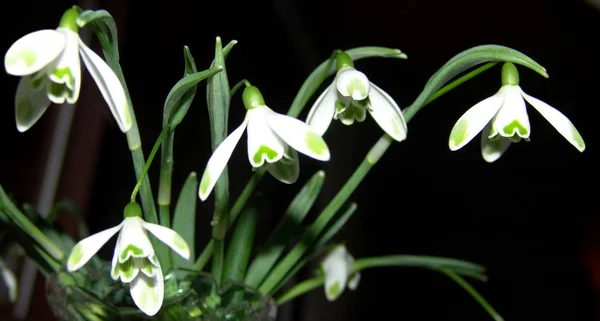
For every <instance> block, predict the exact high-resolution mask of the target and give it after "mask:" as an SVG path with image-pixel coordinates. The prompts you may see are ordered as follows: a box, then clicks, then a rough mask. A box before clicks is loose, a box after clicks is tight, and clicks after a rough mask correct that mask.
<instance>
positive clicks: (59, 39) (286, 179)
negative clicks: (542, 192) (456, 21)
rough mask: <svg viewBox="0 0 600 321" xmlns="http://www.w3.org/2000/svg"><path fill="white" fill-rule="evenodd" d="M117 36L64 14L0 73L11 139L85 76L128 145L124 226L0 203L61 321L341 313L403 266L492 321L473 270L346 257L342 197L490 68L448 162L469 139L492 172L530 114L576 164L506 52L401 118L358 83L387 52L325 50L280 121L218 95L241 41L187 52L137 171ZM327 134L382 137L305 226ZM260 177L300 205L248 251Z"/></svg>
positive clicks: (241, 92) (235, 97)
mask: <svg viewBox="0 0 600 321" xmlns="http://www.w3.org/2000/svg"><path fill="white" fill-rule="evenodd" d="M83 28H91V29H92V31H93V32H94V35H95V37H96V39H97V40H98V41H99V43H100V44H101V47H102V53H101V54H99V53H96V52H94V51H93V50H92V49H90V48H89V47H88V45H86V44H85V43H84V42H83V41H82V39H81V38H80V37H79V32H80V30H81V29H83ZM116 30H117V28H116V25H115V21H114V20H113V18H112V16H111V15H110V14H109V13H108V12H107V11H104V10H96V11H91V10H82V9H81V8H79V7H72V8H69V9H68V10H66V11H65V13H64V15H63V16H62V17H61V18H60V20H59V24H58V28H56V29H46V30H40V31H33V32H31V33H30V34H27V35H25V36H23V37H22V38H20V39H18V40H16V41H15V42H14V44H13V45H12V46H11V47H10V48H9V49H8V51H7V52H6V55H5V60H4V66H5V69H6V72H7V73H8V74H10V75H14V76H19V77H21V80H20V82H19V85H18V87H17V89H16V95H15V118H16V127H17V130H18V131H20V132H26V131H27V130H28V129H29V128H31V126H33V125H34V124H35V123H36V122H37V121H38V120H39V119H40V117H42V115H43V114H44V112H45V111H46V109H47V108H48V107H49V106H51V105H54V104H63V103H65V102H66V103H69V104H75V103H76V102H77V100H78V97H79V92H80V88H81V78H82V77H81V75H82V67H81V65H82V62H83V65H84V66H85V69H86V70H87V72H89V74H90V75H91V76H92V78H93V80H94V81H95V83H96V85H97V86H98V89H99V90H100V92H101V94H102V96H103V97H104V100H105V103H106V106H108V108H109V109H110V111H111V113H112V115H113V116H114V119H115V121H116V123H117V124H118V126H119V128H120V130H121V131H122V132H123V134H124V135H125V138H126V140H127V143H128V146H129V149H130V151H131V156H132V161H133V165H134V169H135V173H136V178H137V184H136V185H135V186H132V193H131V196H130V201H129V203H127V204H123V220H122V222H121V223H120V224H118V225H117V226H114V227H111V228H109V229H106V230H104V231H101V232H98V233H96V234H93V235H90V236H87V237H85V238H83V239H79V240H77V239H73V238H72V237H71V236H69V235H67V234H65V233H63V232H61V230H60V229H56V228H55V227H54V225H53V224H52V222H51V221H50V219H49V218H47V217H40V216H39V215H37V213H31V211H28V210H26V209H25V208H24V207H23V206H19V205H18V204H19V202H20V201H19V200H14V199H12V198H11V197H10V196H9V193H7V191H4V190H3V189H2V188H0V221H1V222H2V228H3V231H4V232H5V233H4V234H2V235H0V237H3V238H4V239H3V242H4V241H6V242H7V243H9V242H10V243H13V244H18V245H19V246H20V247H22V248H23V249H24V251H25V253H26V254H27V256H28V257H30V258H31V259H32V260H33V261H34V262H35V263H36V264H37V266H38V267H39V269H40V270H41V271H42V272H43V273H44V275H45V276H46V278H47V280H48V291H49V296H48V300H49V302H50V305H51V307H52V308H53V310H54V312H55V314H56V316H57V317H59V318H60V319H65V320H121V319H157V320H163V319H164V320H225V319H227V320H232V319H235V320H274V319H275V317H276V313H277V306H279V305H282V304H285V303H286V302H288V301H289V300H292V299H294V298H297V297H298V296H300V295H302V294H304V293H307V292H309V291H312V290H314V289H317V288H323V289H324V295H325V296H326V298H327V299H328V300H335V299H337V298H338V297H340V296H341V295H342V293H343V292H344V290H345V289H346V288H349V289H351V290H356V289H357V287H358V285H359V281H360V272H361V271H362V270H365V269H368V268H375V267H386V266H413V267H422V268H426V269H431V270H434V271H438V272H440V273H443V274H445V275H447V276H448V277H449V278H450V279H451V280H453V281H455V282H457V283H458V284H459V285H460V286H461V287H462V288H464V289H465V290H466V291H467V292H468V293H469V294H470V295H472V296H473V298H474V299H475V300H476V301H477V302H478V303H479V304H480V305H481V306H482V307H483V308H484V309H486V310H487V312H488V313H489V314H490V315H491V317H493V318H494V319H496V320H501V317H500V315H499V314H498V313H497V312H496V311H495V310H494V309H493V308H492V307H491V305H490V304H488V303H487V302H486V300H485V299H484V298H483V297H482V296H481V295H479V294H478V292H477V291H476V290H475V289H474V288H473V287H472V286H471V285H470V284H469V283H468V282H467V280H466V278H470V279H474V280H482V281H483V280H486V274H485V273H486V271H485V268H484V267H483V266H480V265H478V264H476V263H472V262H467V261H463V260H460V259H455V258H446V257H433V256H417V255H388V256H380V257H364V258H358V257H357V258H355V257H353V256H352V255H351V254H350V251H349V249H347V248H346V246H345V244H344V242H343V240H340V239H339V238H336V236H337V235H338V232H339V231H340V230H342V228H343V227H344V224H345V223H346V222H347V221H348V220H349V219H350V218H351V217H352V215H353V214H354V213H355V212H356V211H357V204H355V203H352V202H350V201H349V197H350V196H351V195H352V192H353V191H354V190H355V189H356V187H357V186H358V185H359V184H360V183H361V181H362V180H363V178H364V177H365V176H366V175H367V173H368V172H369V170H370V169H371V168H372V167H373V166H375V164H377V162H378V160H379V159H380V158H381V157H382V156H383V154H384V153H385V152H386V151H387V150H388V148H389V147H390V146H391V145H392V144H400V143H402V142H403V141H404V140H406V139H407V132H408V128H409V126H408V123H409V122H410V120H411V119H412V118H413V117H414V116H415V115H416V113H417V112H418V111H419V110H420V109H421V108H423V107H425V106H427V105H428V104H429V103H431V102H432V101H434V100H436V99H438V98H440V97H441V96H443V95H444V94H445V93H447V92H449V91H451V90H453V89H455V88H457V87H459V86H460V85H461V84H462V83H464V82H466V81H468V80H469V79H471V78H473V77H476V76H477V75H479V74H480V73H482V72H484V71H486V70H488V69H491V68H492V67H494V66H496V65H498V68H495V69H492V70H497V71H500V87H499V90H498V92H497V93H496V94H495V95H493V96H491V97H489V98H487V99H485V100H483V101H481V102H479V103H477V104H475V105H474V106H472V107H471V108H469V109H466V111H465V112H464V114H463V115H462V116H460V117H457V121H456V124H455V125H454V127H453V128H452V130H451V132H450V133H449V135H448V137H449V138H448V145H449V148H450V150H453V151H454V150H458V149H460V148H462V147H463V146H465V145H466V144H467V143H469V142H470V141H472V140H473V139H474V138H475V137H476V136H478V134H479V133H481V137H480V139H481V141H480V143H481V155H482V156H483V159H484V160H485V161H487V162H494V161H496V160H498V159H499V158H500V157H501V156H502V155H503V153H505V152H506V151H507V149H508V147H509V146H510V145H511V144H512V143H517V142H520V141H521V140H525V141H529V137H530V131H531V129H530V123H529V119H528V113H527V107H526V105H527V103H528V104H529V105H531V106H532V107H533V108H534V109H535V110H537V111H538V112H539V113H540V114H541V115H542V116H543V118H545V119H546V120H548V122H549V123H550V124H551V125H552V126H553V127H554V128H555V129H556V130H557V131H558V132H559V133H560V134H561V135H562V136H563V137H564V138H565V139H566V140H567V142H569V143H570V144H572V145H573V146H574V147H575V148H576V149H577V150H578V151H580V152H582V151H583V150H584V149H585V144H584V141H583V139H582V137H581V135H580V134H579V133H578V131H577V130H576V129H575V127H574V126H573V124H572V123H571V122H570V121H569V120H568V119H567V118H566V117H565V116H564V115H563V114H562V113H561V112H559V111H558V110H557V109H555V108H553V107H551V106H550V105H548V104H547V103H545V102H544V101H542V100H540V99H538V98H535V97H532V96H530V95H528V94H527V93H526V92H525V91H524V90H523V89H521V87H520V86H519V72H518V69H517V66H518V67H520V68H529V69H531V70H533V71H535V72H536V73H538V74H539V75H541V76H542V77H548V74H547V73H546V69H545V68H543V67H542V66H541V65H539V64H538V63H537V62H536V61H534V60H533V59H531V58H530V57H528V56H526V55H525V54H523V53H521V52H519V51H516V50H514V49H512V48H508V47H504V46H499V45H482V46H476V47H473V48H469V49H467V50H465V51H463V52H460V53H458V54H457V55H455V56H454V57H452V58H451V59H449V60H448V61H447V63H446V64H444V65H443V66H442V67H441V68H439V70H438V71H437V72H436V73H435V74H433V75H432V76H431V77H430V79H429V81H428V82H427V83H426V84H425V86H424V88H423V90H422V92H421V93H420V94H419V95H418V96H417V97H416V99H415V100H414V102H413V103H412V104H411V105H410V106H407V107H404V108H400V106H398V104H397V103H396V102H395V100H394V98H393V97H391V96H390V95H388V94H387V93H386V91H385V89H384V88H380V87H378V86H377V85H376V83H375V82H376V79H370V78H369V77H368V75H366V74H364V73H362V72H361V71H360V67H359V60H361V59H367V58H372V57H383V58H391V59H407V55H406V54H405V53H403V52H402V51H400V50H398V49H394V48H385V47H359V48H352V49H347V50H335V51H334V52H333V53H332V54H331V56H330V57H328V58H326V59H325V60H324V61H323V62H322V63H321V64H320V65H318V66H316V68H315V69H314V71H313V72H312V73H311V74H310V75H309V76H308V77H307V79H306V80H305V82H304V83H303V85H302V87H301V88H300V89H299V90H298V93H297V95H296V97H295V98H294V99H293V102H292V103H291V106H290V107H289V109H288V110H287V111H286V110H283V109H280V108H281V107H279V106H277V107H276V108H273V109H271V108H270V107H269V106H270V105H269V102H268V101H265V99H264V98H263V95H262V93H261V91H260V89H259V88H258V87H257V86H254V85H253V84H252V82H251V81H252V75H248V77H247V78H246V79H236V80H234V81H233V82H230V79H229V78H228V74H227V68H226V59H227V58H228V57H229V56H230V55H231V54H232V53H234V51H232V50H233V49H234V46H235V44H236V43H237V42H236V41H235V40H232V41H230V42H228V43H227V44H225V45H224V44H223V43H222V41H221V39H220V38H219V37H217V39H216V45H215V50H214V59H213V60H212V61H202V62H199V61H195V60H194V58H193V56H192V54H191V52H190V50H189V49H188V48H187V47H186V48H185V49H184V63H185V68H184V76H183V77H182V78H181V79H180V80H179V81H178V82H177V83H175V84H174V86H173V87H172V89H171V91H170V92H169V94H168V96H167V97H166V99H165V103H164V109H163V119H162V125H163V130H162V132H161V133H160V135H159V137H158V138H157V139H156V141H155V142H154V145H153V148H152V150H151V151H150V153H149V154H148V156H147V157H145V156H144V153H143V151H142V149H141V146H142V144H141V138H140V133H139V129H138V124H137V122H136V117H135V112H134V111H135V109H134V106H135V105H134V101H132V99H131V97H130V95H129V92H128V89H127V86H126V81H125V80H126V75H124V73H123V72H122V69H121V67H120V65H119V47H118V42H117V32H116ZM232 57H233V56H232ZM234 59H235V58H234ZM198 66H208V68H207V69H204V70H202V69H203V68H199V67H198ZM198 69H201V70H200V71H198ZM231 84H233V86H232V85H231ZM196 96H201V99H194V98H195V97H196ZM203 100H205V101H206V104H205V105H206V106H207V107H208V114H209V116H210V117H209V119H210V124H209V125H210V133H211V136H210V140H211V146H212V152H213V153H212V156H211V157H210V158H209V159H208V160H207V161H206V164H205V166H204V167H203V168H200V169H199V171H200V172H201V176H200V177H198V176H197V175H196V173H195V172H194V170H197V169H187V170H188V171H189V172H190V174H189V176H188V178H187V180H186V181H185V183H184V184H183V186H182V188H181V189H180V190H179V191H177V194H175V191H174V190H173V189H172V173H173V161H174V139H175V138H174V137H175V136H174V134H175V131H176V129H177V127H178V126H179V125H181V126H185V124H184V123H182V122H183V120H184V119H185V117H186V114H187V112H188V110H189V109H190V108H203V105H204V104H203V103H201V102H200V101H203ZM232 102H233V105H234V106H237V105H243V106H244V107H245V109H246V114H245V117H244V119H243V121H242V123H241V124H234V126H233V127H232V129H229V123H228V114H229V108H230V104H232ZM240 102H241V104H240ZM306 106H308V107H309V108H310V109H309V112H308V116H307V118H306V119H299V118H298V116H299V115H300V114H301V112H302V111H303V110H304V108H305V107H306ZM272 107H275V106H272ZM335 121H339V122H341V123H342V124H344V125H352V124H354V123H356V122H363V121H366V122H376V123H377V125H379V127H380V128H381V134H382V136H381V138H380V139H379V140H378V141H377V142H376V143H375V144H374V145H373V147H372V148H371V149H370V150H369V151H366V154H365V156H364V160H363V161H362V163H361V164H360V165H359V166H358V167H357V168H356V170H355V172H354V173H353V174H352V175H351V176H350V177H349V178H348V180H347V182H346V183H345V184H344V185H343V187H342V188H340V189H339V191H337V193H336V195H335V196H334V197H333V199H331V200H330V201H329V203H328V205H327V206H325V208H324V209H323V210H322V211H321V212H320V213H319V215H318V216H317V218H316V219H315V220H314V221H312V222H308V223H307V222H304V221H305V218H306V217H307V214H308V213H309V211H310V210H311V207H312V206H313V204H314V203H315V201H316V200H317V198H318V197H319V192H320V190H321V187H322V185H323V182H324V179H325V173H324V172H323V171H317V172H316V173H309V174H310V175H309V177H306V179H305V178H304V177H301V176H300V167H299V157H310V158H313V159H315V160H317V161H322V162H327V161H330V158H331V159H332V161H335V155H331V153H330V150H329V147H328V145H327V142H326V140H324V139H323V135H324V134H325V133H326V131H327V130H328V127H329V126H330V124H331V123H332V122H335ZM243 136H245V137H246V139H247V144H246V150H247V154H248V160H249V162H250V165H251V166H250V168H251V169H252V170H253V175H252V178H251V179H250V181H249V182H248V183H247V185H246V186H245V188H244V189H243V190H242V191H241V193H240V194H239V195H235V198H233V197H230V196H233V195H230V193H229V185H228V182H229V180H237V178H236V177H232V176H229V175H228V171H227V164H228V162H229V160H230V158H231V156H232V154H233V153H234V151H235V150H236V149H242V148H243V147H241V146H238V145H240V144H238V143H239V142H240V140H241V139H242V137H243ZM207 139H208V137H207ZM159 151H160V157H158V158H156V157H155V156H156V154H157V153H158V152H159ZM358 152H360V151H358ZM119 161H121V160H119ZM123 161H130V160H123ZM157 163H158V164H157ZM152 164H154V166H160V175H159V177H153V178H152V179H153V180H158V191H156V193H155V191H152V189H151V185H150V182H149V180H150V178H149V177H148V176H147V173H148V169H149V167H150V166H151V165H152ZM267 173H269V175H270V176H272V177H274V178H275V179H277V180H278V181H280V182H281V183H283V184H298V188H297V190H298V192H297V195H296V196H295V197H294V198H293V199H291V200H289V206H288V208H287V209H286V211H285V212H284V213H281V215H280V220H279V223H278V224H277V225H276V226H275V227H274V228H273V229H272V231H271V232H270V234H269V235H268V237H267V238H266V240H267V241H266V242H265V243H264V244H259V243H257V242H254V241H255V232H256V230H257V224H258V222H259V220H260V213H261V211H260V206H259V205H260V201H258V200H257V196H256V193H255V188H256V186H257V185H258V184H259V183H260V181H261V179H262V178H263V177H264V176H265V175H266V174H267ZM263 197H265V198H266V199H267V200H268V198H269V197H274V196H273V195H264V196H263ZM173 198H175V200H176V201H175V202H172V199H173ZM211 199H212V200H213V201H214V213H213V219H212V221H211V223H210V224H211V227H212V238H211V240H210V242H208V243H207V244H202V246H201V247H198V246H197V245H198V244H197V241H196V223H195V222H196V220H195V217H196V215H197V214H198V213H197V208H196V205H197V202H198V201H202V202H204V201H208V200H211ZM172 203H174V204H172ZM113 237H117V241H116V246H115V248H114V253H113V256H112V258H111V259H110V260H105V259H103V258H100V257H98V256H97V255H96V253H97V252H98V251H99V250H100V249H101V248H102V247H103V246H104V244H106V243H107V242H109V240H111V239H112V238H113ZM313 261H316V262H319V263H318V265H319V266H320V268H319V269H318V271H316V273H315V274H314V276H313V277H312V278H308V279H306V280H300V281H297V282H290V280H291V279H292V278H294V277H295V276H297V275H298V272H299V271H300V270H301V269H302V268H303V267H305V266H306V265H307V263H309V262H313ZM209 263H210V264H209ZM0 269H1V270H2V276H3V278H4V281H5V282H6V283H7V284H8V285H9V287H10V288H11V289H16V284H17V280H16V278H15V277H14V274H13V273H12V272H11V271H10V269H8V268H7V267H6V265H5V264H3V263H2V260H0ZM12 294H13V297H16V296H17V293H16V292H14V291H13V292H12Z"/></svg>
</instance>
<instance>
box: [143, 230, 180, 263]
mask: <svg viewBox="0 0 600 321" xmlns="http://www.w3.org/2000/svg"><path fill="white" fill-rule="evenodd" d="M142 226H143V227H144V228H145V229H146V230H148V232H150V233H152V235H154V236H156V238H157V239H159V240H160V241H161V242H163V243H165V244H166V245H168V246H169V247H170V248H172V249H173V251H175V252H176V253H177V254H179V255H181V257H183V258H185V259H187V260H189V259H190V248H189V246H188V244H187V243H186V242H185V240H184V239H183V237H181V235H179V234H178V233H177V232H175V231H173V230H172V229H170V228H167V227H164V226H161V225H157V224H152V223H148V222H144V223H142Z"/></svg>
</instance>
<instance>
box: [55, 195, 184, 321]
mask: <svg viewBox="0 0 600 321" xmlns="http://www.w3.org/2000/svg"><path fill="white" fill-rule="evenodd" d="M128 213H129V214H128ZM132 213H133V214H132ZM125 215H126V218H125V219H124V220H123V222H121V224H119V225H117V226H115V227H112V228H109V229H107V230H104V231H101V232H98V233H96V234H94V235H92V236H89V237H87V238H85V239H83V240H81V241H79V243H77V244H76V245H75V247H73V250H72V251H71V254H70V255H69V258H68V260H67V269H68V270H69V271H70V272H73V271H76V270H77V269H79V268H80V267H82V266H83V265H84V264H85V263H87V262H88V261H89V260H90V259H91V258H92V257H93V256H94V255H95V254H96V253H97V252H98V251H99V250H100V248H101V247H102V246H103V245H104V244H105V243H106V242H108V240H109V239H110V238H112V237H113V236H114V235H115V234H116V233H117V232H119V237H118V238H117V244H116V246H115V251H114V254H113V258H112V266H111V276H112V278H113V280H117V279H119V278H120V279H121V282H123V283H127V284H129V290H130V293H131V297H132V298H133V301H134V302H135V304H136V305H137V307H138V308H139V309H140V310H141V311H142V312H144V313H145V314H147V315H150V316H152V315H155V314H156V313H157V312H158V311H159V310H160V307H161V306H162V302H163V297H164V280H163V272H162V269H161V266H160V263H159V261H158V259H157V258H156V255H155V253H154V248H153V247H152V243H151V242H150V237H149V236H148V233H147V232H150V233H152V235H154V236H155V237H156V238H157V239H159V240H160V241H161V242H163V243H165V244H166V245H168V246H169V247H170V248H171V249H173V251H175V253H177V254H179V255H181V256H182V257H184V258H186V259H189V257H190V249H189V246H188V245H187V243H186V242H185V240H184V239H183V238H182V237H181V236H180V235H179V234H177V232H175V231H173V230H171V229H169V228H166V227H164V226H161V225H157V224H151V223H148V222H145V221H144V220H143V219H142V218H141V217H140V215H141V209H140V206H139V205H138V204H137V203H129V204H128V205H127V206H126V207H125Z"/></svg>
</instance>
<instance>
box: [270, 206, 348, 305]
mask: <svg viewBox="0 0 600 321" xmlns="http://www.w3.org/2000/svg"><path fill="white" fill-rule="evenodd" d="M356 209H357V205H356V203H350V205H348V207H347V208H346V210H345V211H344V212H343V213H342V214H341V215H339V217H337V218H334V221H333V222H332V223H330V224H329V225H328V227H327V228H325V229H324V233H323V234H322V235H321V236H320V237H319V238H318V240H317V241H316V242H315V244H314V245H313V246H312V247H311V249H309V250H307V251H306V252H307V253H305V254H304V256H303V257H302V259H301V260H299V261H298V262H297V263H296V264H295V265H294V267H293V268H291V269H290V270H289V271H288V272H287V273H286V274H285V276H284V277H283V278H282V279H281V280H280V281H279V282H278V283H277V285H276V286H275V287H273V289H272V290H271V291H270V292H269V293H268V294H269V295H273V294H274V293H276V292H277V291H279V289H281V287H282V286H284V285H285V284H286V283H287V282H288V281H289V280H290V279H291V278H292V277H293V276H294V275H296V273H298V271H300V269H301V268H302V267H304V266H305V265H306V263H308V262H309V261H310V260H311V259H313V258H315V257H316V256H318V255H319V254H321V252H322V251H325V250H326V249H327V247H326V246H325V245H326V244H327V242H329V240H331V238H333V237H334V236H335V235H336V234H337V232H339V230H340V229H341V228H342V227H343V226H344V225H345V224H346V222H348V220H349V219H350V217H352V214H354V212H356Z"/></svg>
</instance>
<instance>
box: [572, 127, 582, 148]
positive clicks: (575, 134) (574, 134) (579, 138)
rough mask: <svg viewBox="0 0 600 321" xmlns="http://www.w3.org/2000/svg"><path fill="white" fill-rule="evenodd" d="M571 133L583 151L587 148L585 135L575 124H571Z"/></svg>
mask: <svg viewBox="0 0 600 321" xmlns="http://www.w3.org/2000/svg"><path fill="white" fill-rule="evenodd" d="M571 135H573V140H575V143H577V146H579V149H580V150H582V151H583V149H584V148H585V142H584V141H583V137H581V135H580V134H579V132H578V131H577V129H575V126H571Z"/></svg>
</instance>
